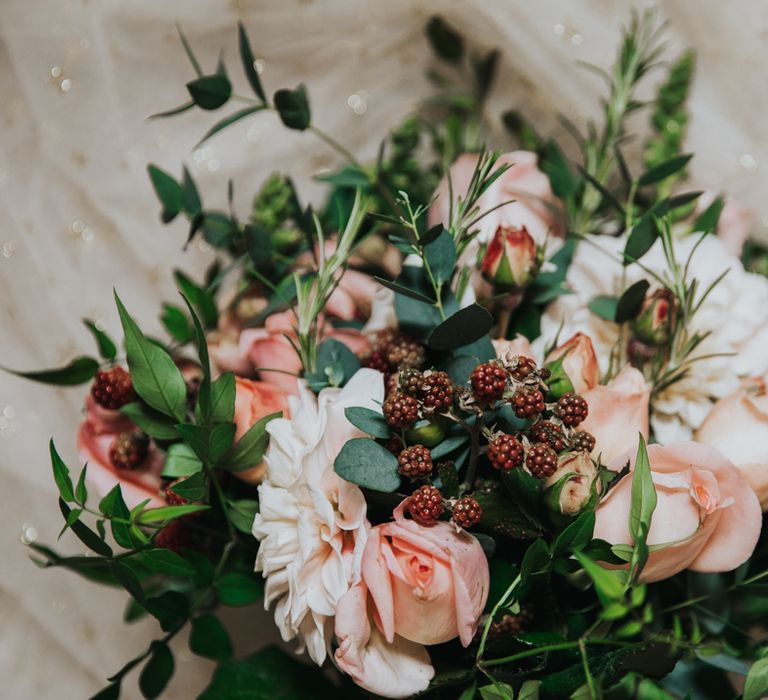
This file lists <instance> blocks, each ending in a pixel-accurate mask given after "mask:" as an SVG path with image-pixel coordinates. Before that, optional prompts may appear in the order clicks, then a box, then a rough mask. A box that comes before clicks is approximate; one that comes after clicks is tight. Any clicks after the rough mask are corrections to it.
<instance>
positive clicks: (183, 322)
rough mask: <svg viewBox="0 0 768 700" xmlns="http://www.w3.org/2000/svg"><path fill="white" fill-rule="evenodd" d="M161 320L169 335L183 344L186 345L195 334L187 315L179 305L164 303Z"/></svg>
mask: <svg viewBox="0 0 768 700" xmlns="http://www.w3.org/2000/svg"><path fill="white" fill-rule="evenodd" d="M160 321H161V322H162V324H163V326H164V327H165V330H166V331H167V332H168V335H170V336H171V338H173V339H174V340H176V341H178V342H179V343H181V344H182V345H186V344H187V343H188V342H189V341H190V340H192V338H193V337H194V335H195V331H194V330H193V329H192V326H191V325H190V323H189V319H188V318H187V315H186V314H185V313H184V311H183V310H182V309H180V308H179V307H178V306H174V305H173V304H163V314H162V316H161V317H160Z"/></svg>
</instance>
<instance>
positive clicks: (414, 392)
mask: <svg viewBox="0 0 768 700" xmlns="http://www.w3.org/2000/svg"><path fill="white" fill-rule="evenodd" d="M421 377H422V374H421V370H420V369H416V368H415V367H409V368H408V369H404V370H403V371H402V372H400V375H399V382H400V388H401V389H402V390H403V391H404V392H405V393H406V394H410V395H411V396H418V393H419V384H420V383H421Z"/></svg>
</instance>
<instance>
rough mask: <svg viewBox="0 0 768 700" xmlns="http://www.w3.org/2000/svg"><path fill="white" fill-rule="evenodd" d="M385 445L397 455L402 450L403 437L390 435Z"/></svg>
mask: <svg viewBox="0 0 768 700" xmlns="http://www.w3.org/2000/svg"><path fill="white" fill-rule="evenodd" d="M385 447H386V448H387V449H388V450H389V451H390V452H391V453H392V454H393V455H395V457H397V455H399V454H400V452H402V450H403V447H404V445H403V439H402V438H401V437H400V436H399V435H390V436H389V440H387V444H386V445H385Z"/></svg>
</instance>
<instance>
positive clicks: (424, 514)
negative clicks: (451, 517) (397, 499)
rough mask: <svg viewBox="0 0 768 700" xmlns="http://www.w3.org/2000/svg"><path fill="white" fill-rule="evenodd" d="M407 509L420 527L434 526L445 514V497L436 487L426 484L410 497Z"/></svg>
mask: <svg viewBox="0 0 768 700" xmlns="http://www.w3.org/2000/svg"><path fill="white" fill-rule="evenodd" d="M406 508H407V509H408V512H409V513H410V514H411V517H412V518H413V519H414V520H415V521H416V522H417V523H419V525H425V526H429V525H434V524H435V522H437V519H438V518H439V517H440V516H441V515H442V514H443V510H444V508H443V497H442V495H441V494H440V491H438V490H437V489H436V488H435V487H434V486H429V485H426V484H425V485H424V486H419V488H417V489H416V490H415V491H414V492H413V493H412V494H411V495H410V496H409V497H408V503H407V504H406Z"/></svg>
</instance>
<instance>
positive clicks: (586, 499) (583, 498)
mask: <svg viewBox="0 0 768 700" xmlns="http://www.w3.org/2000/svg"><path fill="white" fill-rule="evenodd" d="M597 474H598V471H597V467H596V466H595V463H594V462H593V461H592V459H591V458H590V456H589V455H588V454H587V453H586V452H584V451H583V450H577V451H576V452H566V453H565V454H564V455H562V456H561V457H560V461H559V464H558V467H557V471H556V472H555V473H554V474H552V476H550V477H549V478H548V479H547V480H546V481H545V482H544V488H545V489H546V490H545V492H544V499H545V503H546V504H547V507H549V509H550V510H552V511H554V512H555V513H562V514H563V515H576V514H577V513H579V512H580V511H581V510H582V509H583V508H584V507H585V506H587V505H588V504H589V503H590V502H591V501H592V500H593V498H597V496H598V495H599V494H600V488H599V482H596V481H595V479H596V478H597Z"/></svg>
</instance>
